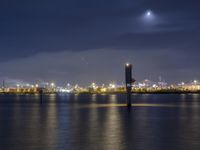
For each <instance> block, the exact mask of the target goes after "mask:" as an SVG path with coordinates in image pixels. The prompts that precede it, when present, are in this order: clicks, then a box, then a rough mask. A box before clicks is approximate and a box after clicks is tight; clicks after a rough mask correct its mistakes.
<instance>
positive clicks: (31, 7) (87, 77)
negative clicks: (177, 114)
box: [0, 0, 200, 85]
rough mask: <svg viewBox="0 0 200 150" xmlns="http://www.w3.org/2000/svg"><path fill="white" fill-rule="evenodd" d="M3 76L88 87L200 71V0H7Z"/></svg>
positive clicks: (1, 11)
mask: <svg viewBox="0 0 200 150" xmlns="http://www.w3.org/2000/svg"><path fill="white" fill-rule="evenodd" d="M0 52H1V55H0V80H3V79H4V80H7V81H9V82H11V81H13V82H18V81H23V82H32V83H35V82H42V81H54V82H56V83H57V84H61V85H64V84H66V83H68V82H70V83H72V84H75V83H79V84H81V85H87V84H89V83H91V82H93V81H95V82H97V83H109V82H111V81H116V82H118V83H120V82H123V81H124V64H125V63H126V62H129V63H132V64H133V66H134V71H133V75H134V76H135V78H136V80H138V81H140V80H143V79H146V78H148V79H150V80H154V81H158V78H159V76H161V77H162V78H163V80H165V81H167V82H180V81H182V80H183V81H190V80H194V79H199V77H200V67H199V66H200V59H199V58H200V57H199V56H200V1H198V0H12V1H11V0H3V1H2V0H1V2H0Z"/></svg>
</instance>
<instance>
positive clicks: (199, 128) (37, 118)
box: [0, 94, 200, 150]
mask: <svg viewBox="0 0 200 150" xmlns="http://www.w3.org/2000/svg"><path fill="white" fill-rule="evenodd" d="M125 100H126V96H125V95H124V94H110V95H109V94H108V95H106V94H102V95H97V94H93V95H92V94H91V95H90V94H81V95H76V94H58V95H55V94H50V95H45V96H44V97H43V102H42V104H41V103H40V97H39V95H0V149H1V150H35V149H36V150H63V149H66V150H79V149H80V150H133V149H134V150H179V149H180V150H188V149H191V150H199V149H200V95H199V94H143V95H133V99H132V101H133V107H132V108H131V109H128V108H127V107H126V105H125V102H126V101H125Z"/></svg>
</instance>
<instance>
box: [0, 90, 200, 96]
mask: <svg viewBox="0 0 200 150" xmlns="http://www.w3.org/2000/svg"><path fill="white" fill-rule="evenodd" d="M23 94H30V95H35V94H37V95H39V94H40V93H39V92H1V93H0V95H23ZM43 94H44V95H48V94H126V92H72V93H62V92H45V93H43ZM132 94H200V91H145V92H144V91H139V92H138V91H137V92H132Z"/></svg>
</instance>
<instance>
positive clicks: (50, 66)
mask: <svg viewBox="0 0 200 150" xmlns="http://www.w3.org/2000/svg"><path fill="white" fill-rule="evenodd" d="M172 51H173V50H172ZM172 51H171V52H172ZM171 52H169V50H163V51H162V52H160V51H157V50H155V51H149V52H147V51H119V50H113V49H96V50H88V51H80V52H70V51H63V52H59V53H47V52H45V53H39V54H37V55H34V56H31V57H27V58H23V59H19V60H13V61H10V62H5V63H1V65H0V69H1V74H0V76H2V77H3V76H4V77H5V76H6V77H7V78H9V79H19V80H22V81H24V82H31V83H36V82H47V81H49V82H51V81H55V82H56V83H58V84H60V85H63V84H66V83H68V82H70V83H72V84H76V83H78V84H81V85H88V84H90V83H91V82H94V81H95V82H97V83H109V82H111V81H116V82H118V83H121V82H123V81H124V64H125V63H126V62H130V63H132V64H133V65H134V73H133V74H134V76H135V78H136V79H137V80H138V81H139V80H142V79H145V78H149V79H151V80H155V81H156V80H157V79H158V76H163V78H164V79H166V80H167V81H170V82H171V81H177V80H178V81H179V80H181V79H182V80H190V79H191V78H192V79H193V78H194V77H197V76H199V75H200V74H199V72H200V70H199V67H198V65H193V63H194V64H196V63H197V64H199V63H200V62H199V59H198V58H197V57H193V58H187V53H182V55H178V54H176V53H173V54H172V53H171ZM188 62H190V63H188ZM182 64H184V65H182ZM192 65H193V66H192ZM191 66H192V67H191Z"/></svg>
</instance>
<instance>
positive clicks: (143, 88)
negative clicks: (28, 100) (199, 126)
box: [0, 79, 200, 94]
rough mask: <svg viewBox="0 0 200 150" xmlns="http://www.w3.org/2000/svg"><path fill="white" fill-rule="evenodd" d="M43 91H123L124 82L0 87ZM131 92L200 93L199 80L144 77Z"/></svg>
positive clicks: (6, 90)
mask: <svg viewBox="0 0 200 150" xmlns="http://www.w3.org/2000/svg"><path fill="white" fill-rule="evenodd" d="M41 89H42V90H43V92H44V93H47V94H49V93H77V94H80V93H90V94H92V93H96V94H98V93H99V94H101V93H105V94H106V93H107V94H108V93H125V92H126V88H125V84H124V83H116V82H114V81H113V82H111V83H108V84H97V83H95V82H92V83H90V84H88V86H80V85H78V84H74V85H72V84H70V83H66V84H65V85H64V86H59V85H56V83H55V82H41V83H26V82H21V83H20V82H19V83H12V84H8V85H6V84H5V81H4V82H3V85H2V86H1V87H0V93H4V94H6V93H7V94H25V93H26V94H37V93H39V91H40V90H41ZM131 91H132V92H133V93H141V94H142V93H200V82H199V81H198V80H191V81H189V82H183V81H182V82H178V83H174V84H169V83H167V82H164V81H158V82H154V81H150V80H148V79H145V80H143V81H137V82H136V83H134V84H132V90H131Z"/></svg>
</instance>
